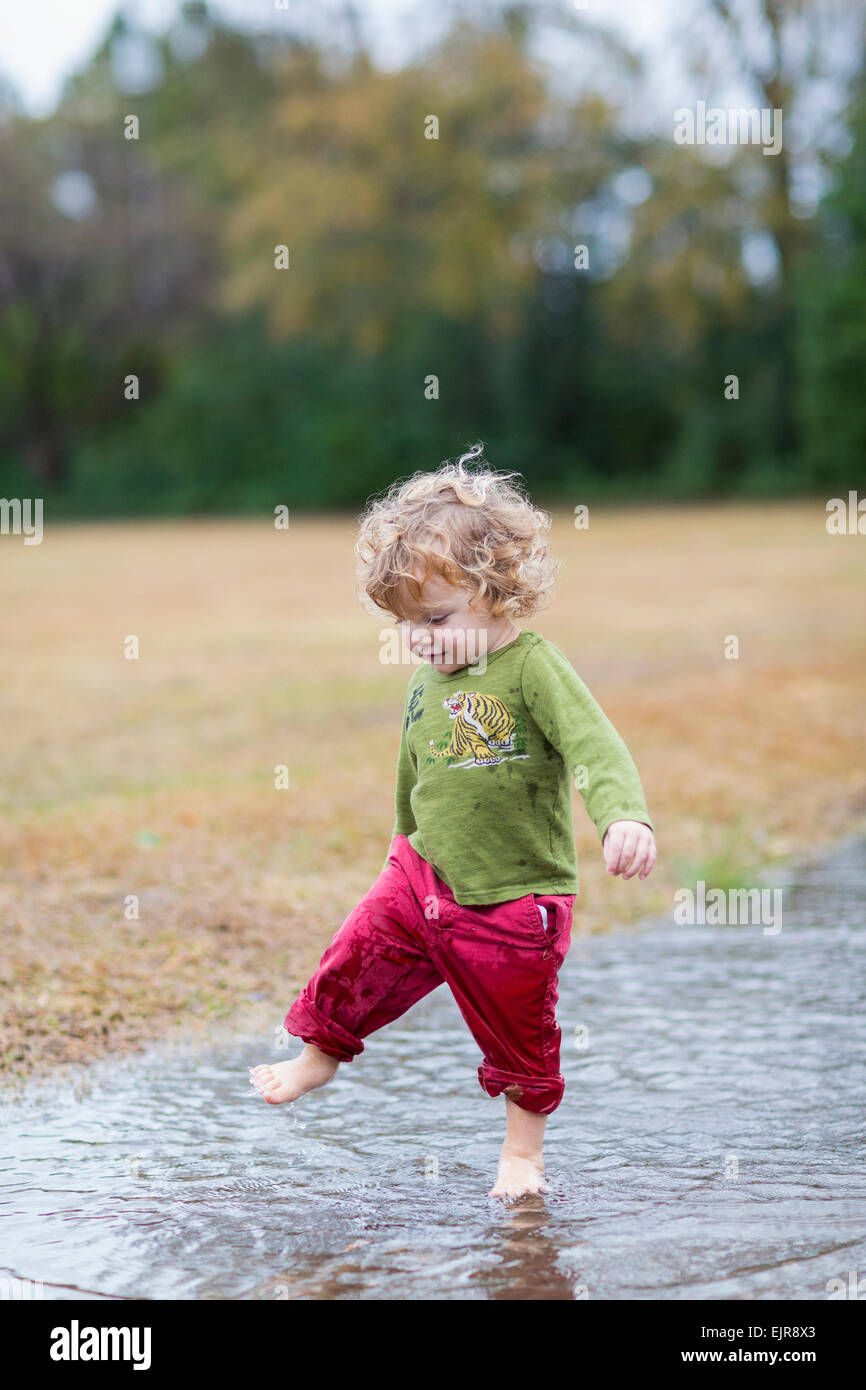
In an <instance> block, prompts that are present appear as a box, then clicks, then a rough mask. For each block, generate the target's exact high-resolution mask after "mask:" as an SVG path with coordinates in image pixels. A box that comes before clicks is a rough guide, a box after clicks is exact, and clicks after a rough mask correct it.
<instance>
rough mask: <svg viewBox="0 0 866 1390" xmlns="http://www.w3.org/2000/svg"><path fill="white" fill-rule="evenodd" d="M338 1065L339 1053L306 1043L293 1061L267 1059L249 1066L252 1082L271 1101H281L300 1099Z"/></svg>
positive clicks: (272, 1102) (279, 1103) (323, 1083)
mask: <svg viewBox="0 0 866 1390" xmlns="http://www.w3.org/2000/svg"><path fill="white" fill-rule="evenodd" d="M339 1065H340V1063H339V1062H338V1060H337V1058H336V1057H329V1056H328V1054H327V1052H321V1051H320V1050H319V1048H318V1047H314V1046H313V1044H312V1043H307V1044H306V1046H305V1048H304V1050H303V1052H301V1053H300V1054H299V1055H298V1056H297V1057H294V1058H293V1059H292V1061H291V1062H274V1063H268V1062H265V1063H264V1064H263V1065H262V1066H260V1067H250V1085H251V1086H255V1088H256V1090H257V1091H258V1092H259V1094H260V1095H262V1096H264V1098H265V1100H266V1101H268V1102H269V1103H270V1104H271V1105H281V1104H282V1102H283V1101H284V1100H297V1099H298V1096H302V1095H304V1094H305V1093H306V1092H307V1091H314V1090H315V1089H316V1087H317V1086H324V1085H325V1083H326V1082H328V1081H330V1079H331V1077H332V1076H333V1075H334V1072H335V1071H336V1070H337V1067H338V1066H339Z"/></svg>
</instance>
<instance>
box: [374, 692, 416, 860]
mask: <svg viewBox="0 0 866 1390" xmlns="http://www.w3.org/2000/svg"><path fill="white" fill-rule="evenodd" d="M409 694H410V691H407V692H406V701H405V704H404V706H403V722H402V724H401V726H400V749H399V752H398V754H397V780H396V784H395V788H394V828H393V830H392V831H391V839H390V840H389V841H388V849H389V852H390V847H391V840H393V838H394V836H395V835H411V834H412V832H413V831H414V830H416V829H417V826H416V824H415V817H414V815H413V814H412V803H411V795H412V789H413V787H414V786H415V783H416V782H417V780H418V762H417V759H416V757H415V754H414V753H413V751H412V748H411V747H410V744H409V738H408V729H407V719H408V710H409ZM387 863H388V856H387V854H386V856H385V863H384V864H383V865H382V869H384V868H385V865H386V864H387ZM380 872H381V870H380Z"/></svg>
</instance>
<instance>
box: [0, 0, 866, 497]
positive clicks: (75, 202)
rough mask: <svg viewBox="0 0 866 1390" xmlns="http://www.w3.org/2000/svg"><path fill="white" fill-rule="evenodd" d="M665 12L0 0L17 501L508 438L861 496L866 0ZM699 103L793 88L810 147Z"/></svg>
mask: <svg viewBox="0 0 866 1390" xmlns="http://www.w3.org/2000/svg"><path fill="white" fill-rule="evenodd" d="M651 11H652V12H651V14H650V13H648V10H647V6H646V5H644V4H642V3H640V0H614V3H611V4H600V3H599V4H592V3H588V2H587V3H586V4H585V5H583V6H581V5H575V4H574V3H568V0H536V3H528V4H505V3H493V0H485V3H472V2H471V0H463V2H461V3H446V4H439V5H436V6H429V5H425V4H422V3H418V4H414V5H413V4H405V3H400V0H375V2H374V0H368V3H362V0H356V3H339V4H337V3H327V2H326V3H318V0H317V3H312V0H310V3H294V2H293V3H291V4H286V5H285V6H283V7H280V6H279V3H278V0H277V3H274V2H273V0H267V3H266V0H235V2H234V3H232V2H231V0H223V3H220V4H217V3H214V4H207V3H204V0H189V2H188V3H182V4H173V3H169V0H153V3H146V0H142V3H140V4H137V5H135V4H127V5H125V6H118V5H115V4H111V3H109V0H76V4H75V5H73V6H68V5H66V4H62V3H60V0H49V3H47V4H44V5H42V6H40V7H38V8H37V9H35V10H30V11H29V12H27V13H25V12H23V11H19V12H18V13H16V14H14V15H13V14H10V13H8V12H7V14H6V15H5V16H4V19H3V21H2V25H3V30H4V33H3V46H2V49H0V55H2V56H0V68H2V77H0V82H2V85H0V213H2V215H0V494H2V495H4V496H7V497H10V496H31V495H34V490H37V491H38V494H39V495H40V496H42V497H43V498H44V499H45V505H46V507H47V508H48V507H49V506H50V515H51V516H52V517H53V518H55V519H56V518H59V517H61V516H68V517H73V516H75V517H96V516H136V517H141V516H144V515H148V514H161V515H169V514H178V515H181V514H183V515H186V514H190V513H199V514H201V513H213V512H227V513H238V512H253V513H255V512H263V511H268V510H271V509H272V508H273V506H274V505H275V504H276V503H277V502H288V501H289V500H291V503H292V505H293V506H294V508H296V509H299V510H303V511H315V510H321V509H328V510H333V509H335V508H339V509H354V508H356V507H358V506H359V505H360V504H362V503H363V500H364V498H365V497H366V496H367V495H368V493H369V492H370V491H371V490H373V489H377V488H379V487H380V486H383V485H385V484H387V483H388V482H390V481H391V479H392V478H393V477H394V476H395V475H397V474H402V473H405V472H410V471H412V470H413V469H414V468H415V467H421V466H425V465H427V464H430V465H435V464H436V463H438V462H439V461H440V460H441V459H442V458H445V457H449V456H453V455H454V454H455V453H459V452H460V451H461V448H462V447H463V445H465V444H466V443H468V442H471V441H473V440H474V439H475V438H476V437H477V436H479V435H480V436H482V437H483V438H484V439H485V441H486V443H487V446H488V453H489V455H490V457H491V458H492V459H493V460H494V462H495V464H496V465H497V466H500V467H506V468H519V469H526V468H529V470H530V473H531V479H532V485H533V487H534V489H535V491H536V494H537V495H538V496H539V497H540V498H543V499H544V500H547V501H553V500H555V499H556V498H557V497H564V496H566V495H567V497H568V499H572V496H573V494H575V496H574V500H577V497H576V492H575V490H576V489H577V490H579V492H580V500H582V501H587V500H591V499H593V498H596V499H601V498H628V499H629V500H632V501H634V500H640V499H642V498H647V499H648V498H652V499H660V498H694V497H719V496H729V497H734V496H743V497H745V496H753V497H754V496H762V497H768V496H778V495H789V494H794V493H799V494H802V493H810V492H811V493H814V492H818V491H820V492H827V490H828V489H829V490H830V491H831V492H832V491H837V490H839V489H844V488H846V487H847V486H848V485H849V483H850V478H851V469H852V465H853V464H854V463H855V461H856V463H858V464H859V463H862V460H863V457H864V445H866V393H864V391H863V389H862V383H863V380H864V369H866V333H864V321H866V315H864V310H866V274H864V266H866V98H864V82H863V77H864V68H863V55H864V14H863V9H862V5H860V4H859V3H856V2H855V0H843V2H842V3H839V2H838V0H784V2H783V3H780V2H779V0H738V2H737V3H735V0H730V3H728V0H685V2H684V3H673V0H668V3H661V4H658V5H653V6H652V7H651ZM699 101H704V102H706V104H707V106H708V107H721V108H724V109H726V110H727V109H729V108H738V107H744V108H750V107H757V108H759V109H762V108H770V109H777V108H778V109H780V110H782V111H783V115H784V120H783V141H782V148H781V150H780V151H779V153H778V154H775V155H765V154H764V153H763V149H762V147H761V146H760V145H759V144H738V145H732V144H726V145H709V144H705V145H698V144H694V145H682V144H677V143H675V141H674V139H673V130H674V113H675V112H676V111H677V110H678V109H680V108H692V109H694V108H695V107H696V104H697V102H699ZM130 115H133V116H135V117H137V119H138V122H139V132H138V138H136V139H128V138H125V137H124V131H125V130H126V129H128V127H127V126H125V122H126V121H127V118H128V117H129V116H130ZM430 115H435V116H436V117H437V118H438V122H439V131H438V139H428V138H425V130H426V129H427V127H426V126H425V122H426V121H427V118H428V116H430ZM278 245H285V246H286V247H287V248H288V252H289V262H290V263H289V267H288V269H284V270H278V269H275V266H274V254H275V247H276V246H278ZM577 245H586V246H587V248H588V251H589V264H588V266H587V268H585V269H580V270H576V269H575V266H574V248H575V246H577ZM730 373H734V374H736V375H737V376H738V378H739V382H740V392H739V400H738V401H736V402H732V401H731V400H727V399H725V396H724V394H723V386H724V379H725V377H726V376H727V375H728V374H730ZM130 374H132V375H134V376H136V377H137V378H138V380H139V383H140V384H139V392H140V395H139V398H138V399H127V394H126V393H125V384H126V378H127V376H128V375H130ZM431 375H432V376H435V377H436V378H437V379H438V397H432V398H428V397H429V388H428V396H426V397H425V386H426V384H427V382H428V378H429V377H430V376H431ZM434 389H436V388H434ZM851 485H852V486H853V484H851Z"/></svg>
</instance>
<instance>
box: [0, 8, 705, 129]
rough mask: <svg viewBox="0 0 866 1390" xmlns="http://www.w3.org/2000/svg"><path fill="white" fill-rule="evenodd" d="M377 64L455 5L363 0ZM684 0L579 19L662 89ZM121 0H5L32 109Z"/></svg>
mask: <svg viewBox="0 0 866 1390" xmlns="http://www.w3.org/2000/svg"><path fill="white" fill-rule="evenodd" d="M178 3H179V0H126V4H125V6H124V9H125V11H126V13H127V14H128V15H130V16H131V17H134V18H136V19H138V20H139V21H141V22H142V23H143V24H144V25H145V26H146V27H148V28H156V29H162V28H164V27H165V26H166V25H167V24H168V22H169V21H170V19H171V17H172V16H173V15H174V14H175V13H176V11H177V8H178ZM356 4H357V8H358V10H359V12H360V14H361V16H362V22H363V26H364V29H365V31H366V33H367V36H368V40H369V42H370V43H371V46H372V48H373V52H374V54H375V56H376V58H377V60H378V61H379V62H380V63H381V64H382V65H384V66H390V65H392V64H396V63H398V62H399V61H400V60H401V58H402V57H403V56H404V55H405V54H406V53H407V52H410V51H411V50H412V49H413V48H414V47H415V46H416V45H417V44H418V42H419V39H420V40H423V39H425V38H426V37H428V36H429V37H431V38H432V37H435V36H436V35H437V33H439V32H441V31H442V30H443V29H445V28H447V27H448V20H449V14H450V12H451V6H450V5H449V4H448V3H447V0H446V3H443V0H438V3H436V4H430V3H421V0H356ZM210 8H211V9H212V10H213V11H215V12H217V13H220V14H223V15H225V16H226V17H227V18H232V19H234V20H236V21H241V22H244V23H246V24H248V25H249V26H250V27H263V26H270V25H273V24H274V23H275V22H276V23H277V24H279V23H280V22H281V21H283V20H284V21H285V22H286V24H287V26H288V27H292V28H294V27H295V26H296V25H297V24H298V23H300V24H301V25H304V24H305V23H307V22H310V23H315V22H316V17H317V16H321V13H322V9H323V6H322V3H321V0H287V8H286V9H285V10H276V8H275V3H274V0H215V2H214V3H211V6H210ZM683 8H684V4H683V0H679V4H677V0H586V3H585V4H584V5H583V6H582V7H581V9H580V12H581V13H582V14H583V15H585V17H586V18H587V19H591V20H593V21H595V20H598V21H600V22H602V23H604V24H608V25H610V26H611V27H613V28H616V29H618V30H620V31H621V32H622V33H623V34H624V35H626V36H627V37H628V38H629V39H630V40H631V41H632V42H633V43H635V44H637V45H638V46H639V47H640V48H641V49H642V50H643V51H644V52H645V53H647V54H648V55H649V56H651V57H652V58H653V68H654V71H655V73H656V75H657V78H658V80H659V81H660V82H662V81H663V80H664V77H665V72H666V70H667V67H668V64H669V63H670V61H671V56H670V55H671V43H670V25H671V23H672V22H673V16H674V14H675V13H676V12H678V13H679V15H680V20H681V21H682V18H683ZM117 9H118V0H38V3H37V0H29V3H28V0H3V3H2V4H0V71H2V72H3V73H4V74H5V75H6V76H7V77H9V78H11V80H12V82H13V83H14V85H15V87H16V88H17V89H18V91H19V92H20V94H21V96H22V98H23V100H24V102H25V104H26V106H27V108H28V110H29V111H30V112H31V113H32V114H34V115H43V114H45V113H47V112H48V111H50V110H51V109H52V108H53V106H54V105H55V103H56V101H57V98H58V95H59V91H60V85H61V83H62V81H63V79H64V78H65V77H66V76H67V75H68V74H69V73H71V72H73V71H75V70H76V68H79V67H80V66H82V65H83V64H84V63H86V61H87V58H88V56H89V55H90V53H91V52H92V51H93V49H94V48H95V47H96V45H97V43H98V42H99V40H100V39H101V37H102V35H103V34H104V32H105V27H106V25H107V23H108V22H109V20H110V18H111V16H112V15H113V14H114V13H115V12H116V11H117Z"/></svg>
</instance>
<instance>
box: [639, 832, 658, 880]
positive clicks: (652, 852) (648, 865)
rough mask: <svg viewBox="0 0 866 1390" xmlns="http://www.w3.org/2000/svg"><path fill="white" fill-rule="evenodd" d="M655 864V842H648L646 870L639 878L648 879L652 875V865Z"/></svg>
mask: <svg viewBox="0 0 866 1390" xmlns="http://www.w3.org/2000/svg"><path fill="white" fill-rule="evenodd" d="M655 862H656V842H655V840H654V839H652V840H650V842H649V853H648V854H647V862H646V868H645V869H644V871H643V873H642V874H641V878H648V877H649V875H650V874H651V873H652V868H653V864H654V863H655Z"/></svg>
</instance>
